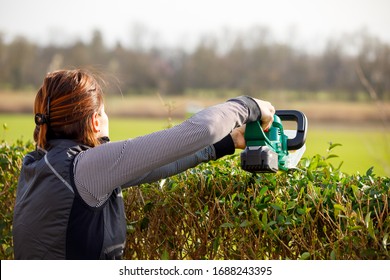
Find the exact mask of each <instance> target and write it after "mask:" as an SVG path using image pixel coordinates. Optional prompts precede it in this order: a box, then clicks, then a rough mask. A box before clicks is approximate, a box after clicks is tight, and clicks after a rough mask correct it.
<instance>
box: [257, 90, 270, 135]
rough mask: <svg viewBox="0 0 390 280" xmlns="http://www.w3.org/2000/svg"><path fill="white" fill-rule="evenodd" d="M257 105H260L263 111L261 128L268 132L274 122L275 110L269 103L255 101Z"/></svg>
mask: <svg viewBox="0 0 390 280" xmlns="http://www.w3.org/2000/svg"><path fill="white" fill-rule="evenodd" d="M254 100H255V101H256V102H257V105H259V108H260V111H261V127H262V128H263V130H264V131H267V130H268V129H269V128H270V127H271V125H272V122H273V121H274V114H275V108H274V106H272V104H271V103H270V102H268V101H264V100H260V99H255V98H254Z"/></svg>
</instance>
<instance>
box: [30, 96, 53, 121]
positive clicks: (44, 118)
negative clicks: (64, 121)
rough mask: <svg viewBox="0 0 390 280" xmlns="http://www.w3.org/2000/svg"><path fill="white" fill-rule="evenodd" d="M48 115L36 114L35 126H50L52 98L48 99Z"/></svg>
mask: <svg viewBox="0 0 390 280" xmlns="http://www.w3.org/2000/svg"><path fill="white" fill-rule="evenodd" d="M46 108H47V109H46V111H47V114H46V115H45V114H41V113H36V114H35V118H34V120H35V124H36V125H43V124H49V120H50V96H49V97H48V98H47V107H46Z"/></svg>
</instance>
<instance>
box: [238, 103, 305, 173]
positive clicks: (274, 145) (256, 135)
mask: <svg viewBox="0 0 390 280" xmlns="http://www.w3.org/2000/svg"><path fill="white" fill-rule="evenodd" d="M282 120H285V121H294V122H296V123H297V129H296V131H294V130H284V129H283V125H282ZM306 130H307V118H306V116H305V114H304V113H302V112H300V111H296V110H277V111H276V113H275V115H274V121H273V123H272V125H271V127H270V129H269V130H268V131H263V129H262V127H261V122H260V121H255V122H250V123H247V125H246V129H245V141H246V148H245V150H244V151H242V152H241V168H242V169H244V170H246V171H249V172H253V173H268V172H277V171H278V170H283V171H286V170H289V169H292V168H295V167H296V165H297V164H298V162H299V160H300V159H301V157H302V155H303V153H304V151H305V149H306V146H305V141H306Z"/></svg>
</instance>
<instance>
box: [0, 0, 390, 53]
mask: <svg viewBox="0 0 390 280" xmlns="http://www.w3.org/2000/svg"><path fill="white" fill-rule="evenodd" d="M389 13H390V0H137V1H136V0H100V1H99V0H66V1H64V0H61V1H59V0H31V1H30V0H0V34H3V39H5V40H8V41H10V40H12V39H13V38H15V36H17V35H23V36H25V37H26V38H28V39H30V40H33V41H34V42H37V43H40V44H47V43H55V44H66V43H69V42H73V41H74V40H79V39H81V40H85V41H87V40H90V38H91V35H92V31H93V30H99V31H101V32H102V34H103V38H104V40H105V42H107V43H108V44H112V45H114V44H115V43H116V42H117V41H120V42H121V43H124V44H128V43H130V42H132V41H134V38H135V36H136V34H139V35H140V34H141V37H138V38H142V40H145V41H148V40H150V41H154V42H158V43H160V44H164V45H167V46H179V47H188V46H190V45H191V44H194V43H196V42H198V41H199V38H200V37H201V36H203V35H204V34H213V33H218V32H220V33H221V31H222V30H225V31H227V32H232V31H239V30H241V31H245V30H248V29H250V28H253V27H254V26H263V27H267V28H269V29H270V31H271V32H272V34H273V36H274V37H275V38H276V39H277V40H280V41H285V42H290V41H291V43H292V44H293V43H295V44H305V45H308V46H309V47H310V46H312V47H316V46H317V47H318V46H320V45H321V44H322V43H323V42H325V41H326V39H327V38H330V37H335V36H343V34H345V33H353V32H358V31H359V30H366V31H367V32H368V33H369V34H371V35H374V36H377V37H378V38H380V39H381V40H382V41H385V42H389V43H390V16H389Z"/></svg>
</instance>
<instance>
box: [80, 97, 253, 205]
mask: <svg viewBox="0 0 390 280" xmlns="http://www.w3.org/2000/svg"><path fill="white" fill-rule="evenodd" d="M253 102H254V101H253V100H251V99H250V98H241V99H233V100H231V101H229V102H226V103H223V104H219V105H215V106H212V107H209V108H206V109H205V110H202V111H201V112H199V113H197V114H196V115H194V116H193V117H191V118H190V119H188V120H186V121H184V122H183V123H181V124H179V125H177V126H174V127H172V128H170V129H166V130H162V131H157V132H154V133H152V134H148V135H145V136H141V137H137V138H134V139H128V140H124V141H118V142H111V143H106V144H103V145H100V146H98V147H95V148H91V149H89V150H86V151H84V152H82V153H80V154H79V155H78V156H77V157H76V159H75V162H74V179H75V184H76V187H77V189H78V191H79V193H80V195H81V197H82V198H83V199H84V200H85V201H86V202H87V204H89V205H91V206H96V205H100V204H101V203H102V202H103V201H105V200H106V199H107V198H108V196H109V194H110V193H111V192H112V190H113V189H115V188H116V187H118V186H123V185H127V186H128V185H135V184H137V183H141V182H151V181H153V180H158V179H160V178H163V177H167V176H171V175H173V174H176V173H179V172H181V171H184V170H185V169H188V168H190V167H193V166H195V165H197V164H199V163H201V162H204V161H208V160H211V159H214V158H215V151H213V150H212V148H211V147H210V145H212V144H214V143H216V142H218V141H219V140H221V139H222V138H224V137H225V136H226V135H228V134H229V133H230V132H231V131H232V130H233V129H234V128H235V127H238V126H241V125H243V124H244V123H246V122H247V121H248V118H249V116H251V118H253V117H254V116H260V110H258V112H256V109H252V108H256V107H254V106H253ZM248 104H250V105H248ZM257 108H258V107H257ZM210 149H211V150H210Z"/></svg>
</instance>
